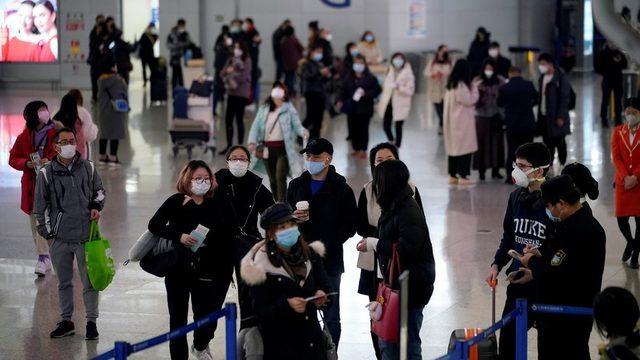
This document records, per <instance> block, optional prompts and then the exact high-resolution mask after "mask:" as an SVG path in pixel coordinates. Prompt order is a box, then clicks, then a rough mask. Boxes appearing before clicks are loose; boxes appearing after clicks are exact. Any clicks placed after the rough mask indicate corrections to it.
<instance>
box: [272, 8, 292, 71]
mask: <svg viewBox="0 0 640 360" xmlns="http://www.w3.org/2000/svg"><path fill="white" fill-rule="evenodd" d="M289 26H291V20H289V19H286V20H285V21H283V22H282V24H280V25H279V26H278V27H277V28H276V30H275V31H274V32H273V34H272V35H271V50H272V52H273V60H274V61H275V62H276V81H280V80H282V77H283V76H284V63H283V62H282V51H281V50H280V43H281V42H282V39H283V38H284V31H285V29H286V28H288V27H289Z"/></svg>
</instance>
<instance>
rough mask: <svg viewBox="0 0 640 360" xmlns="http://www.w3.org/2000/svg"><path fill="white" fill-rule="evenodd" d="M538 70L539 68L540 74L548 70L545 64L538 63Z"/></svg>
mask: <svg viewBox="0 0 640 360" xmlns="http://www.w3.org/2000/svg"><path fill="white" fill-rule="evenodd" d="M538 70H540V74H543V75H545V74H546V73H547V71H548V69H547V66H546V65H538Z"/></svg>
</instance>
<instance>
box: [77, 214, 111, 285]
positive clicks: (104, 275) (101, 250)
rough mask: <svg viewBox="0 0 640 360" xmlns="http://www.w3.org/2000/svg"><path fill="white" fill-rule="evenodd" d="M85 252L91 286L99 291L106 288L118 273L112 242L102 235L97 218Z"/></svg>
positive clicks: (90, 230)
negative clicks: (112, 253) (112, 254)
mask: <svg viewBox="0 0 640 360" xmlns="http://www.w3.org/2000/svg"><path fill="white" fill-rule="evenodd" d="M84 254H85V258H86V264H87V274H88V275H89V280H90V281H91V286H92V287H93V288H94V289H95V290H98V291H102V290H104V289H106V288H107V286H109V284H111V281H112V280H113V277H114V276H115V274H116V268H115V266H114V262H113V257H112V256H111V244H109V240H107V239H105V238H103V237H102V235H100V229H99V227H98V223H97V222H96V221H95V220H92V221H91V226H90V228H89V241H88V242H87V243H86V244H85V245H84Z"/></svg>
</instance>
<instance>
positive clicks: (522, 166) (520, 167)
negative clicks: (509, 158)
mask: <svg viewBox="0 0 640 360" xmlns="http://www.w3.org/2000/svg"><path fill="white" fill-rule="evenodd" d="M512 167H513V168H514V169H515V168H518V169H520V170H524V169H531V168H533V165H527V164H519V163H517V162H515V161H514V162H513V164H512Z"/></svg>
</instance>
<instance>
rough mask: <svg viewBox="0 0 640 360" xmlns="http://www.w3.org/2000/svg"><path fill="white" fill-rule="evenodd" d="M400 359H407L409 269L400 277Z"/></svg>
mask: <svg viewBox="0 0 640 360" xmlns="http://www.w3.org/2000/svg"><path fill="white" fill-rule="evenodd" d="M398 280H400V360H407V355H408V352H407V351H408V348H407V344H408V342H409V333H408V329H409V327H408V321H409V270H405V271H404V272H403V273H402V274H400V277H398Z"/></svg>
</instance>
